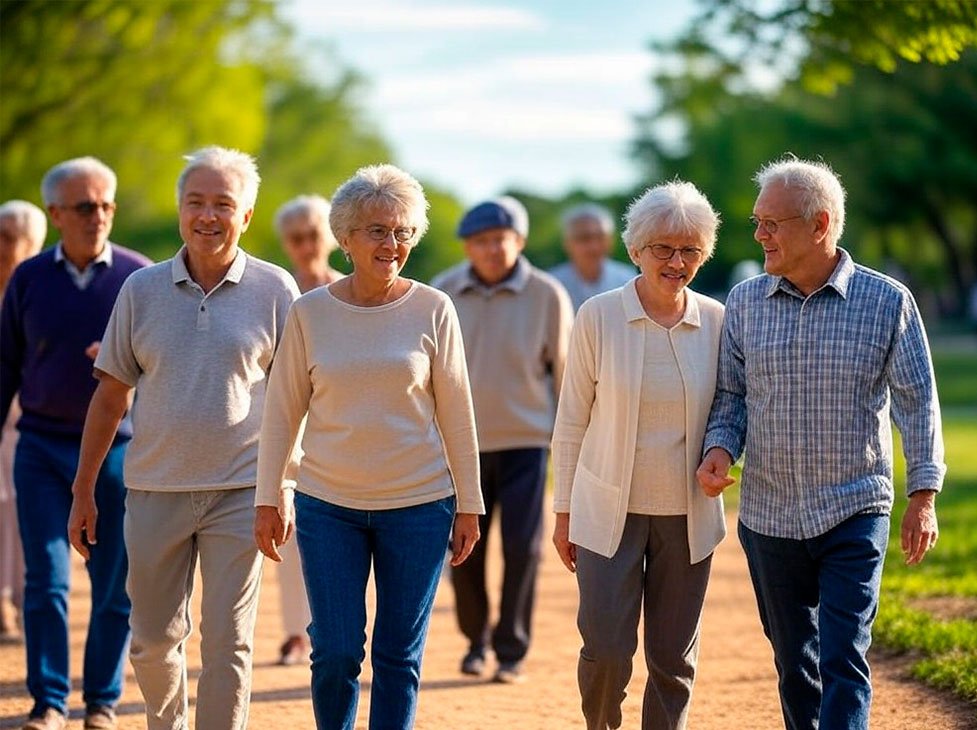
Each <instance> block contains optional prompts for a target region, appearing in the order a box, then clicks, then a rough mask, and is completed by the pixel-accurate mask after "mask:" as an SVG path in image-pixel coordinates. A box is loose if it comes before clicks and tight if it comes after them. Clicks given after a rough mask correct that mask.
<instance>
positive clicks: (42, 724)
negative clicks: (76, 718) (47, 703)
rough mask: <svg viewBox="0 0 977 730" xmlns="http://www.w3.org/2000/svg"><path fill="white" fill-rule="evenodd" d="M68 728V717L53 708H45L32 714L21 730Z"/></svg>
mask: <svg viewBox="0 0 977 730" xmlns="http://www.w3.org/2000/svg"><path fill="white" fill-rule="evenodd" d="M66 727H68V718H67V717H65V716H64V715H62V714H61V713H60V712H58V711H57V710H55V709H54V708H53V707H45V708H44V709H43V710H40V711H37V712H32V713H31V714H30V717H28V718H27V722H25V723H24V726H23V727H22V728H21V730H65V728H66Z"/></svg>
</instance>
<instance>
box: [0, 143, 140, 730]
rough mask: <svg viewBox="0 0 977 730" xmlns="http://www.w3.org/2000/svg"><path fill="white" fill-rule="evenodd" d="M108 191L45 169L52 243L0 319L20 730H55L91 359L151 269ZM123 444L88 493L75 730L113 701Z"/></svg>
mask: <svg viewBox="0 0 977 730" xmlns="http://www.w3.org/2000/svg"><path fill="white" fill-rule="evenodd" d="M115 190H116V177H115V173H114V172H113V171H112V170H111V169H110V168H108V167H107V166H106V165H105V164H103V163H102V162H100V161H99V160H96V159H95V158H93V157H81V158H77V159H72V160H68V161H66V162H62V163H60V164H58V165H56V166H54V167H53V168H51V170H50V171H48V173H47V174H46V175H45V176H44V180H43V182H42V183H41V195H42V197H43V198H44V204H45V206H47V210H48V213H49V215H50V217H51V222H52V224H53V225H54V227H55V228H57V229H58V231H59V232H60V233H61V240H60V241H59V242H58V244H57V245H56V246H54V247H52V248H49V249H47V250H46V251H44V252H42V253H40V254H38V255H37V256H35V257H33V258H31V259H28V260H27V261H25V262H24V263H22V264H21V265H20V266H19V267H18V268H17V269H16V271H14V274H13V276H12V277H11V279H10V283H9V285H8V286H7V291H6V293H5V294H4V299H3V307H2V312H0V422H2V421H3V420H4V419H6V417H7V411H8V410H9V408H10V402H11V400H12V399H13V397H14V395H15V394H18V393H19V398H20V405H21V409H22V410H23V415H22V416H21V418H20V421H19V422H18V424H17V428H18V430H19V431H20V439H19V441H18V442H17V450H16V454H15V456H14V484H15V485H16V490H17V517H18V522H19V525H20V534H21V541H22V543H23V547H24V561H25V565H26V569H27V571H26V586H25V589H24V613H23V618H24V634H25V640H26V647H27V689H28V691H29V692H30V694H31V696H32V697H33V699H34V707H33V708H32V710H31V712H30V717H29V718H28V720H27V722H26V724H25V725H24V726H23V727H24V730H50V729H56V730H60V729H61V728H64V727H66V723H67V719H66V718H67V714H68V707H67V701H68V694H69V692H70V691H71V677H70V673H69V663H68V588H69V576H70V560H69V557H70V546H69V544H68V534H67V524H68V514H69V511H70V509H71V500H72V495H71V483H72V481H73V479H74V476H75V468H76V466H77V464H78V452H79V448H80V445H81V435H82V429H83V427H84V424H85V414H86V412H87V411H88V403H89V401H90V400H91V397H92V394H93V393H94V392H95V387H96V385H97V384H98V381H96V380H95V378H94V377H93V376H92V360H93V359H94V357H95V354H96V353H97V351H98V343H99V341H100V340H101V338H102V333H103V332H104V331H105V325H106V324H107V322H108V319H109V315H110V314H111V313H112V307H113V305H114V304H115V299H116V296H117V295H118V293H119V289H120V288H121V286H122V282H123V281H125V279H126V277H128V276H129V274H131V273H132V272H133V271H135V270H136V269H140V268H142V267H144V266H147V265H148V264H149V263H150V261H149V260H148V259H147V258H145V257H144V256H142V255H140V254H138V253H136V252H135V251H130V250H129V249H126V248H122V247H121V246H116V245H115V244H113V243H110V242H109V240H108V236H109V232H110V231H111V229H112V218H113V216H114V214H115V202H114V201H115ZM131 435H132V429H131V425H130V424H129V423H128V421H123V423H122V425H121V426H120V428H119V430H118V432H117V433H116V436H115V439H114V442H113V445H112V448H111V450H110V451H109V455H108V457H107V458H106V460H105V464H104V466H103V467H102V469H101V472H100V473H99V477H98V485H97V489H96V500H97V504H98V510H99V518H100V519H99V531H98V545H93V546H92V548H91V559H90V560H89V561H88V562H87V568H88V575H89V578H90V579H91V585H92V591H91V593H92V610H91V617H90V619H89V629H88V639H87V641H86V643H85V662H84V677H83V681H82V696H83V699H84V702H85V724H84V727H85V728H86V730H97V729H99V728H114V727H115V709H114V708H115V704H116V703H117V702H118V700H119V697H120V696H121V694H122V678H123V668H124V662H125V656H126V648H127V644H128V641H129V598H128V596H127V595H126V591H125V582H126V552H125V544H124V542H123V538H122V518H123V513H124V510H125V507H124V499H125V485H124V483H123V480H122V459H123V455H124V452H125V445H126V443H127V442H128V440H129V438H130V436H131Z"/></svg>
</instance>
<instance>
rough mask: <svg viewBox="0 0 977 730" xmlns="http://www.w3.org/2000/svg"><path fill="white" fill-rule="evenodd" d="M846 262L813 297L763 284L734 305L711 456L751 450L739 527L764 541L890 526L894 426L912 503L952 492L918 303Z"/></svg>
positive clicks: (744, 290)
mask: <svg viewBox="0 0 977 730" xmlns="http://www.w3.org/2000/svg"><path fill="white" fill-rule="evenodd" d="M839 250H840V249H839ZM840 252H841V260H840V261H839V263H838V265H837V267H836V268H835V270H834V272H833V273H832V275H831V277H830V278H829V279H828V281H827V282H826V283H825V284H824V285H823V286H822V287H821V288H820V289H818V290H817V291H815V292H813V293H812V294H811V295H810V296H808V297H804V296H803V294H801V293H800V291H799V290H798V289H796V288H795V287H794V286H793V284H791V283H790V282H789V281H787V280H786V279H784V278H782V277H778V276H769V275H764V276H758V277H755V278H753V279H749V280H747V281H745V282H743V283H742V284H740V285H738V286H736V287H734V288H733V290H732V291H731V292H730V293H729V298H728V299H727V301H726V319H725V321H724V324H723V336H722V341H721V345H720V351H719V373H718V379H717V386H716V397H715V400H714V401H713V405H712V411H711V413H710V416H709V425H708V427H707V429H706V436H705V443H704V446H703V452H705V451H708V450H709V449H710V448H712V447H714V446H719V447H721V448H723V449H725V450H726V451H728V452H729V453H730V454H731V455H732V456H733V458H734V459H736V458H738V457H739V456H740V454H741V453H742V452H743V451H744V450H745V452H746V456H745V459H744V463H743V474H742V478H741V497H740V520H741V521H742V522H743V524H744V525H746V526H747V527H748V528H750V529H751V530H753V531H755V532H759V533H761V534H763V535H769V536H772V537H781V538H789V539H807V538H811V537H815V536H817V535H821V534H824V533H825V532H827V531H828V530H830V529H831V528H832V527H834V526H836V525H838V524H840V523H841V522H843V521H844V520H846V519H848V518H849V517H851V516H853V515H855V514H858V513H860V512H876V513H883V514H887V513H889V512H890V511H891V509H892V501H893V492H894V490H893V485H892V428H891V424H890V414H891V418H892V420H893V421H894V422H895V424H896V427H897V428H898V429H899V431H900V433H901V434H902V442H903V451H904V453H905V456H906V481H907V492H908V493H909V494H912V493H913V492H915V491H918V490H921V489H932V490H936V491H939V490H940V489H941V488H942V484H943V475H944V474H945V472H946V466H945V465H944V463H943V436H942V432H941V426H940V408H939V401H938V400H937V394H936V381H935V378H934V375H933V363H932V359H931V357H930V351H929V345H928V344H927V341H926V333H925V331H924V328H923V321H922V318H921V317H920V314H919V310H918V309H917V307H916V302H915V301H914V300H913V297H912V294H911V293H910V292H909V290H908V289H907V288H906V287H905V286H903V285H902V284H900V283H899V282H898V281H896V280H894V279H891V278H889V277H887V276H885V275H883V274H880V273H878V272H876V271H873V270H872V269H868V268H866V267H864V266H859V265H857V264H855V263H854V262H853V261H852V259H851V256H850V255H849V254H848V252H847V251H844V250H840Z"/></svg>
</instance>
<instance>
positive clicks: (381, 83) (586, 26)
mask: <svg viewBox="0 0 977 730" xmlns="http://www.w3.org/2000/svg"><path fill="white" fill-rule="evenodd" d="M285 12H286V15H287V16H288V17H290V18H291V19H292V20H294V21H295V23H296V25H297V26H298V28H299V29H300V32H301V34H302V35H303V36H304V37H305V38H306V39H313V40H315V41H317V42H324V43H325V44H326V45H328V46H329V47H331V49H332V51H333V53H334V54H335V56H336V57H337V58H338V59H339V60H340V61H341V62H343V63H344V64H346V65H348V66H350V67H352V68H355V69H357V70H358V71H359V72H361V73H362V74H363V75H364V76H365V77H366V79H367V86H366V87H365V88H364V90H363V92H362V96H361V98H360V102H361V104H362V106H363V107H364V108H365V109H366V110H367V112H368V113H369V115H370V117H371V118H372V119H373V120H374V122H375V123H376V124H377V126H378V127H379V129H380V131H381V132H382V134H383V135H384V137H385V138H386V139H387V140H388V141H389V142H390V143H391V144H392V146H393V148H394V152H395V154H396V159H397V162H398V163H400V164H401V165H402V166H403V167H404V168H405V169H407V170H408V171H410V172H411V173H413V174H415V175H417V176H418V177H421V178H423V179H425V180H428V181H431V182H434V183H436V184H438V185H440V186H442V187H445V188H447V189H449V190H452V191H453V192H454V193H455V194H456V195H458V196H459V197H460V198H461V199H462V200H463V202H465V203H467V204H471V203H474V202H477V201H478V200H481V199H483V198H486V197H490V196H493V195H496V194H498V193H499V192H500V191H502V190H503V189H504V188H506V187H510V186H514V187H520V188H524V189H528V190H532V191H535V192H539V193H541V194H544V195H560V194H562V193H564V192H566V191H567V190H568V189H570V188H572V187H577V186H582V187H584V188H586V189H588V190H591V191H593V192H595V193H601V192H608V191H617V190H621V189H624V188H627V187H630V186H631V185H633V184H635V182H636V180H637V170H636V169H635V167H634V166H633V164H632V163H631V162H630V161H629V159H628V146H629V144H630V143H631V141H632V140H633V139H634V136H635V127H634V122H633V119H634V116H635V115H636V114H640V113H644V112H647V111H648V110H649V109H650V108H651V107H652V105H653V103H654V97H653V90H652V87H651V85H650V83H649V78H650V77H651V75H652V74H653V73H654V71H655V70H656V69H657V68H658V67H659V64H660V63H661V59H660V58H656V57H655V56H654V55H653V54H652V52H651V51H650V50H649V49H648V44H649V42H650V41H651V40H664V39H668V38H671V37H673V36H674V35H675V34H676V33H677V32H678V31H679V30H681V29H682V28H683V27H684V26H685V24H686V23H687V22H688V20H689V19H690V18H691V17H692V15H693V14H694V12H695V4H694V2H693V0H646V1H645V2H621V1H619V0H607V1H605V2H590V1H586V0H581V1H579V2H576V1H574V0H564V1H563V2H550V1H544V0H535V1H533V0H511V1H510V2H504V1H499V2H471V1H470V0H461V1H460V2H450V1H448V0H417V1H414V2H410V1H404V0H402V1H401V2H390V1H387V2H381V1H379V0H353V1H352V2H350V0H345V2H342V3H340V2H338V1H333V0H292V1H291V2H290V3H288V5H287V6H285ZM310 62H311V64H312V65H313V66H315V60H314V56H310ZM324 66H325V64H324Z"/></svg>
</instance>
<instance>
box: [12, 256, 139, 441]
mask: <svg viewBox="0 0 977 730" xmlns="http://www.w3.org/2000/svg"><path fill="white" fill-rule="evenodd" d="M109 245H110V246H112V265H111V266H106V265H105V264H96V265H95V266H96V269H95V276H94V278H93V279H92V281H91V282H90V283H89V285H88V286H87V287H86V288H85V289H83V290H82V289H79V288H78V287H77V286H75V283H74V282H73V281H72V280H71V275H70V274H69V273H68V271H67V270H66V269H65V263H64V262H63V261H62V262H60V263H59V262H55V260H54V250H55V249H54V247H51V248H49V249H47V250H45V251H42V252H41V253H40V254H38V255H37V256H34V257H33V258H30V259H28V260H27V261H24V262H23V263H22V264H21V265H20V266H18V267H17V269H16V270H15V271H14V273H13V276H11V278H10V283H9V284H8V285H7V291H6V293H5V294H4V297H3V307H2V311H0V423H2V422H3V421H5V420H6V418H7V411H8V410H9V409H10V402H11V400H12V399H13V397H14V395H15V394H17V393H18V392H19V394H20V407H21V409H22V410H23V412H24V414H23V416H21V418H20V421H19V422H18V424H17V427H18V428H19V429H20V430H22V431H24V430H27V431H34V432H38V433H42V434H45V435H51V436H68V437H75V438H81V433H82V430H83V428H84V426H85V414H86V413H87V412H88V403H89V401H90V400H91V399H92V395H93V394H94V392H95V388H96V386H97V385H98V381H97V380H96V379H95V378H94V377H93V376H92V360H91V359H90V358H89V357H88V356H87V355H86V354H85V349H86V348H87V347H88V346H89V345H90V344H91V343H92V342H94V341H95V340H101V339H102V335H103V334H104V332H105V325H106V324H107V323H108V321H109V315H110V314H111V313H112V307H113V306H114V305H115V299H116V296H118V294H119V289H120V288H121V287H122V282H124V281H125V280H126V277H128V276H129V274H131V273H132V272H133V271H135V270H136V269H141V268H142V267H144V266H148V265H149V264H150V263H152V262H151V261H150V260H149V259H147V258H146V257H145V256H143V255H142V254H140V253H137V252H135V251H130V250H129V249H127V248H122V247H121V246H116V245H115V244H114V243H110V244H109ZM131 436H132V426H131V424H130V422H129V419H128V418H126V419H125V420H124V421H123V422H122V425H121V426H120V427H119V432H118V435H117V439H128V438H129V437H131Z"/></svg>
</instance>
